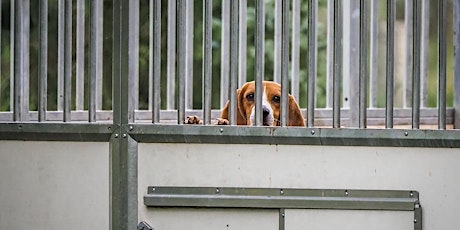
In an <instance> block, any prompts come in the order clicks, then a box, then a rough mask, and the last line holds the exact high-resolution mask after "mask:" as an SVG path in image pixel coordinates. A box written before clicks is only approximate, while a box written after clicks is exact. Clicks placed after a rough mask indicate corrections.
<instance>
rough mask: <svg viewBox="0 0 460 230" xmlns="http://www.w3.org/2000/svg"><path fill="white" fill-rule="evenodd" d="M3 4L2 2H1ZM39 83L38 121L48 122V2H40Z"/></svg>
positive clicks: (41, 0)
mask: <svg viewBox="0 0 460 230" xmlns="http://www.w3.org/2000/svg"><path fill="white" fill-rule="evenodd" d="M0 4H1V2H0ZM38 63H39V64H38V66H39V81H38V121H39V122H42V121H45V120H46V108H47V106H46V104H47V89H48V87H47V78H48V0H40V49H39V59H38Z"/></svg>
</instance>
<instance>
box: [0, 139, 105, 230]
mask: <svg viewBox="0 0 460 230" xmlns="http://www.w3.org/2000/svg"><path fill="white" fill-rule="evenodd" d="M0 229H40V230H41V229H43V230H45V229H46V230H53V229H56V230H58V229H59V230H61V229H66V230H69V229H75V230H80V229H100V230H103V229H109V145H108V143H88V142H33V141H0Z"/></svg>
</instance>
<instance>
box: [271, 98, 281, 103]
mask: <svg viewBox="0 0 460 230" xmlns="http://www.w3.org/2000/svg"><path fill="white" fill-rule="evenodd" d="M272 101H273V102H276V103H279V102H280V96H274V97H273V99H272Z"/></svg>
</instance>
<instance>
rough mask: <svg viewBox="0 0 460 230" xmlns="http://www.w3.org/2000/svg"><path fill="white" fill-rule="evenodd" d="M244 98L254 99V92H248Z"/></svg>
mask: <svg viewBox="0 0 460 230" xmlns="http://www.w3.org/2000/svg"><path fill="white" fill-rule="evenodd" d="M246 99H247V100H248V101H254V94H253V93H250V94H248V95H246Z"/></svg>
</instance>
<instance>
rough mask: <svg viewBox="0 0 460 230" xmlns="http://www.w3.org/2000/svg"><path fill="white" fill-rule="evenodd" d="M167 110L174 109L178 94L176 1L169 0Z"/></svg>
mask: <svg viewBox="0 0 460 230" xmlns="http://www.w3.org/2000/svg"><path fill="white" fill-rule="evenodd" d="M167 39H168V44H167V60H166V62H167V63H166V72H167V73H166V75H167V76H166V78H167V81H166V84H167V86H166V109H168V110H171V109H174V103H175V92H176V0H168V38H167Z"/></svg>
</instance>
